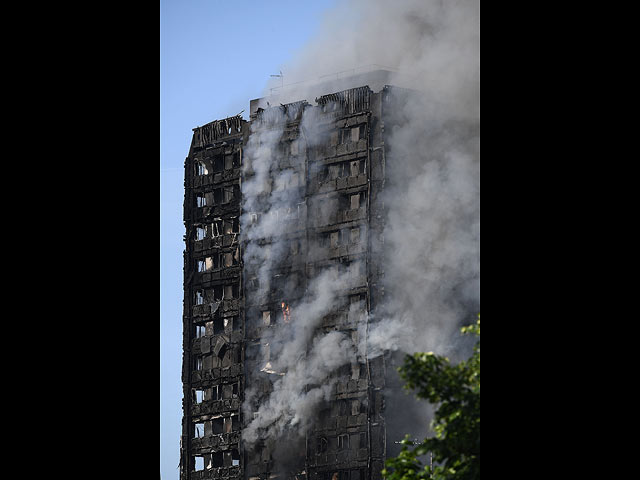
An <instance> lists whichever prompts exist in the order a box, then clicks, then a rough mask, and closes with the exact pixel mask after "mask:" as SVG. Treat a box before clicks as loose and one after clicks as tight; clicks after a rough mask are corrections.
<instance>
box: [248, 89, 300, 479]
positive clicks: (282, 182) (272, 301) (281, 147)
mask: <svg viewBox="0 0 640 480" xmlns="http://www.w3.org/2000/svg"><path fill="white" fill-rule="evenodd" d="M306 106H307V102H305V101H301V102H294V103H292V104H287V105H280V106H277V107H270V108H268V109H266V110H263V109H260V110H259V112H258V113H257V114H256V115H255V116H254V117H253V118H252V124H251V130H252V135H255V137H254V139H253V142H252V143H251V145H252V146H253V148H255V149H256V150H257V149H258V148H261V149H262V153H261V155H260V156H258V155H257V154H256V156H255V157H256V158H255V160H256V162H262V165H261V167H260V168H262V169H264V170H266V171H268V173H267V174H266V178H264V179H263V181H262V182H261V185H260V189H255V190H254V191H252V193H251V195H253V196H254V198H252V200H253V201H250V202H247V203H249V204H250V205H252V207H251V208H253V210H251V211H247V212H244V213H245V215H246V216H247V218H249V219H250V223H251V225H250V226H248V227H247V228H252V227H256V229H258V230H259V231H260V232H261V234H259V235H258V236H257V237H256V236H252V238H251V240H250V241H251V243H252V247H251V248H252V249H253V250H252V251H251V252H252V253H251V254H250V255H249V257H250V259H248V260H246V261H245V265H244V268H245V272H244V275H245V279H246V298H245V300H246V319H247V320H246V326H247V332H246V356H245V376H246V379H247V384H248V385H251V387H252V398H251V401H250V406H251V407H252V408H254V409H255V410H257V409H258V406H259V405H260V404H261V403H262V402H263V401H265V400H266V399H268V398H269V395H270V394H271V392H272V390H273V383H274V382H275V381H277V380H278V379H280V378H281V376H282V375H284V374H285V372H284V371H282V370H278V368H277V366H276V365H277V359H278V354H279V351H280V349H281V348H282V347H283V345H284V342H285V340H284V339H283V337H286V335H281V333H282V331H283V330H286V329H287V325H288V324H290V323H291V322H292V321H293V320H294V317H295V316H296V315H297V314H298V313H297V312H296V310H295V307H292V306H293V305H295V304H296V303H297V302H299V301H300V300H301V299H302V298H303V296H304V292H305V288H306V281H305V280H306V279H305V265H306V263H305V262H306V250H307V245H306V203H305V196H306V185H305V181H304V179H305V178H306V148H305V145H304V139H302V138H301V135H300V120H301V118H302V113H303V111H304V108H305V107H306ZM258 157H259V158H258ZM253 167H254V166H249V168H247V169H245V177H244V181H245V182H246V184H251V183H252V182H255V172H254V169H253ZM256 167H257V165H256ZM245 200H248V199H245ZM258 250H259V251H258ZM254 415H258V412H257V411H256V412H255V413H254ZM246 420H247V422H249V421H251V420H252V419H249V418H248V419H246ZM278 449H280V450H283V449H284V450H285V451H286V453H284V454H283V452H282V451H280V452H278ZM244 453H245V457H246V472H245V473H246V475H245V476H246V477H247V478H248V479H252V480H258V479H263V480H264V479H269V478H291V472H299V471H302V470H303V469H304V453H305V449H304V445H300V444H299V443H298V442H289V443H288V442H286V439H282V438H274V437H273V436H272V435H271V436H270V435H265V434H263V432H259V436H258V440H257V441H255V442H252V443H251V445H245V452H244ZM283 458H286V460H282V459H283Z"/></svg>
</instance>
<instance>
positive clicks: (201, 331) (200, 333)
mask: <svg viewBox="0 0 640 480" xmlns="http://www.w3.org/2000/svg"><path fill="white" fill-rule="evenodd" d="M206 331H207V329H206V327H205V326H204V325H196V338H202V337H204V336H205V335H206Z"/></svg>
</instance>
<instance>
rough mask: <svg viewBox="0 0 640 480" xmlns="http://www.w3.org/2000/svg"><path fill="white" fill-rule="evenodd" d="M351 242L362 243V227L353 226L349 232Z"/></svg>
mask: <svg viewBox="0 0 640 480" xmlns="http://www.w3.org/2000/svg"><path fill="white" fill-rule="evenodd" d="M349 243H351V244H352V245H353V244H356V243H360V227H355V228H352V229H351V231H350V232H349Z"/></svg>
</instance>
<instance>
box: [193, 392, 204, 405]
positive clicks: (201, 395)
mask: <svg viewBox="0 0 640 480" xmlns="http://www.w3.org/2000/svg"><path fill="white" fill-rule="evenodd" d="M193 399H194V401H195V402H196V404H200V403H202V402H203V401H204V390H194V391H193Z"/></svg>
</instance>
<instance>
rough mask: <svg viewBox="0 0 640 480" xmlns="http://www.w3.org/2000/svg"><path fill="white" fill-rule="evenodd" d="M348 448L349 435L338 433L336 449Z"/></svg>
mask: <svg viewBox="0 0 640 480" xmlns="http://www.w3.org/2000/svg"><path fill="white" fill-rule="evenodd" d="M348 448H349V435H338V450H347V449H348Z"/></svg>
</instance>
